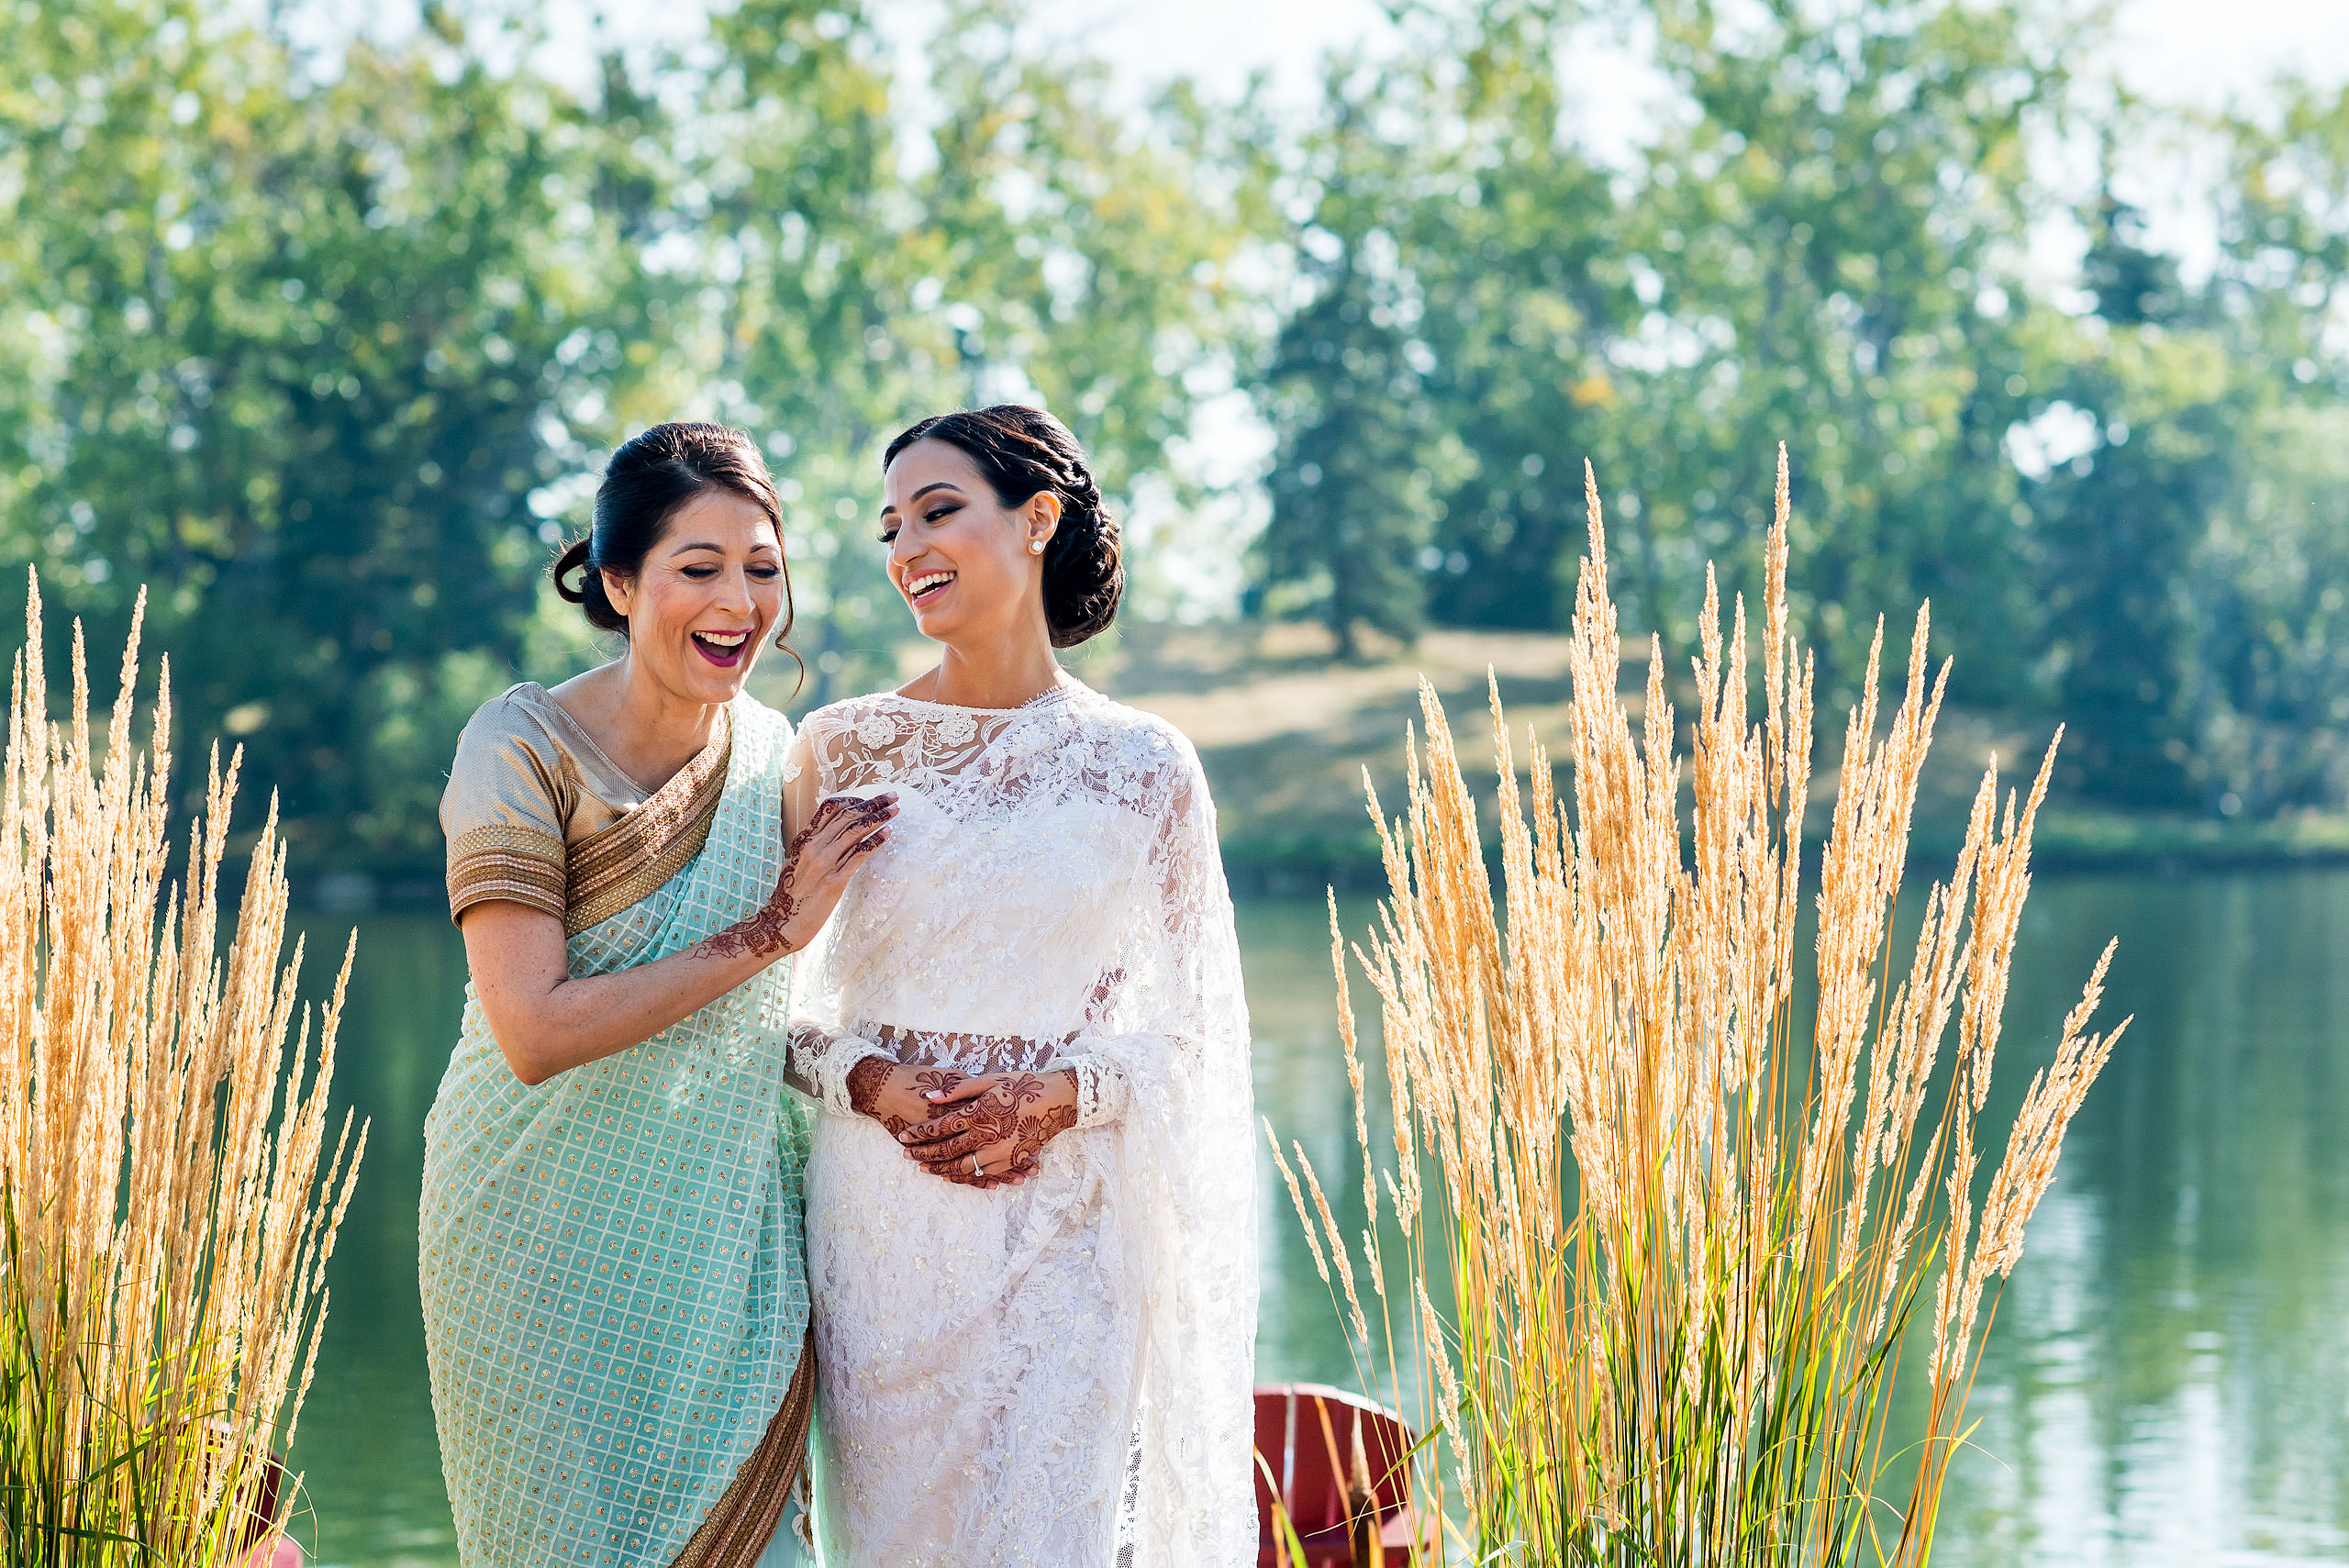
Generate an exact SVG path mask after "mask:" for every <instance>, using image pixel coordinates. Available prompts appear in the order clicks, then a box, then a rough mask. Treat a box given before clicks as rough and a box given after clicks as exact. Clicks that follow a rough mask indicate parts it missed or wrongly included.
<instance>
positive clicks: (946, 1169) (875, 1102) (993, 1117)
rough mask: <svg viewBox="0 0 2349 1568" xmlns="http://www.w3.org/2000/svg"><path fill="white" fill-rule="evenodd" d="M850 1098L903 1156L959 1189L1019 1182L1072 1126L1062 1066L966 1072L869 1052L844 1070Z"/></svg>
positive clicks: (1072, 1080) (1069, 1080)
mask: <svg viewBox="0 0 2349 1568" xmlns="http://www.w3.org/2000/svg"><path fill="white" fill-rule="evenodd" d="M848 1097H849V1104H850V1105H851V1106H852V1107H854V1108H855V1109H856V1110H858V1111H861V1112H863V1114H864V1115H866V1116H869V1117H871V1118H874V1120H875V1121H877V1122H879V1123H880V1124H881V1125H882V1127H883V1128H885V1129H886V1130H887V1131H888V1132H889V1134H890V1135H891V1136H892V1137H894V1138H896V1140H897V1141H898V1142H899V1143H900V1144H902V1145H904V1147H905V1151H906V1154H907V1158H909V1159H911V1160H912V1161H913V1162H915V1163H916V1164H918V1165H919V1166H921V1167H922V1168H923V1169H924V1170H926V1171H928V1172H929V1173H930V1174H932V1175H934V1176H938V1177H941V1178H942V1179H943V1180H946V1181H950V1182H952V1183H954V1184H956V1185H958V1186H966V1187H981V1188H985V1187H999V1186H1007V1185H1008V1186H1018V1185H1019V1184H1020V1183H1022V1182H1024V1181H1026V1180H1027V1179H1028V1177H1029V1176H1030V1174H1031V1173H1033V1172H1034V1171H1035V1170H1036V1167H1037V1160H1036V1157H1037V1155H1038V1154H1039V1153H1041V1151H1042V1150H1043V1147H1044V1145H1045V1144H1046V1143H1049V1142H1050V1141H1052V1139H1053V1138H1055V1137H1057V1136H1059V1135H1060V1134H1061V1133H1063V1132H1066V1131H1067V1130H1068V1129H1070V1128H1072V1127H1074V1126H1075V1125H1076V1073H1075V1072H1074V1070H1072V1069H1070V1068H1066V1067H1056V1068H1052V1069H1049V1070H1047V1071H1044V1072H1041V1073H1029V1072H1012V1073H957V1072H954V1071H953V1070H952V1069H951V1068H944V1067H919V1066H912V1065H907V1064H906V1063H902V1062H891V1061H889V1060H887V1059H886V1058H885V1057H879V1056H868V1057H866V1058H865V1059H864V1060H863V1061H862V1062H858V1063H857V1064H856V1065H855V1066H854V1067H852V1068H851V1069H850V1070H849V1074H848Z"/></svg>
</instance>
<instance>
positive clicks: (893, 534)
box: [881, 501, 964, 544]
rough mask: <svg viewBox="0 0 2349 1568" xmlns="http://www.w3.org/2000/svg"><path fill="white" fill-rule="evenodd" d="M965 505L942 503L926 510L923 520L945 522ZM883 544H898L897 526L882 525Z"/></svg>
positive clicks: (957, 502) (961, 503) (891, 524)
mask: <svg viewBox="0 0 2349 1568" xmlns="http://www.w3.org/2000/svg"><path fill="white" fill-rule="evenodd" d="M963 505H964V503H963V502H961V501H941V502H940V503H939V504H938V505H937V506H931V507H930V508H928V509H927V510H925V511H924V512H923V513H922V515H921V520H922V521H923V522H925V523H941V522H944V521H945V520H946V519H947V518H949V517H952V516H953V515H954V514H955V513H957V512H959V511H961V510H962V509H963ZM881 542H882V543H883V544H895V543H896V542H897V525H896V524H895V523H885V524H883V525H882V528H881Z"/></svg>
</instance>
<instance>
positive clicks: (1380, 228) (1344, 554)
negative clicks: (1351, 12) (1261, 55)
mask: <svg viewBox="0 0 2349 1568" xmlns="http://www.w3.org/2000/svg"><path fill="white" fill-rule="evenodd" d="M1348 74H1349V72H1347V70H1346V69H1345V68H1344V67H1342V66H1340V67H1333V68H1332V70H1331V72H1330V92H1331V94H1332V95H1333V96H1336V95H1345V94H1347V93H1349V92H1358V93H1359V94H1360V100H1359V101H1355V100H1353V99H1344V98H1342V97H1341V106H1340V107H1339V109H1338V110H1337V111H1336V113H1335V114H1334V116H1333V118H1332V120H1331V122H1330V124H1329V125H1328V126H1327V127H1326V128H1324V129H1323V130H1322V131H1320V132H1319V133H1317V134H1316V136H1315V137H1314V138H1313V139H1311V140H1310V141H1309V142H1308V147H1307V152H1306V158H1305V164H1304V167H1305V171H1306V172H1307V174H1308V179H1309V180H1310V183H1311V184H1312V187H1313V188H1314V189H1315V191H1316V192H1317V193H1318V195H1317V197H1316V199H1315V200H1314V203H1313V206H1312V209H1311V217H1310V219H1309V221H1308V222H1306V223H1305V224H1303V225H1301V226H1300V228H1299V232H1298V233H1297V238H1296V244H1297V252H1298V257H1299V262H1300V271H1301V272H1302V273H1303V275H1304V279H1305V281H1306V282H1307V284H1308V286H1309V288H1310V291H1311V292H1310V295H1309V297H1308V300H1307V302H1306V303H1305V304H1304V305H1303V306H1301V307H1300V308H1299V309H1298V310H1297V311H1296V312H1295V313H1294V314H1293V315H1292V316H1291V317H1289V319H1288V320H1287V321H1286V322H1284V323H1283V325H1282V328H1281V331H1280V335H1279V338H1278V339H1277V340H1276V341H1275V344H1274V345H1273V348H1272V351H1271V355H1270V358H1269V361H1268V363H1267V364H1266V366H1265V368H1264V371H1263V373H1262V375H1261V379H1260V381H1259V383H1258V395H1259V398H1260V400H1261V402H1262V403H1263V405H1264V408H1265V410H1266V412H1267V414H1268V415H1269V417H1271V420H1272V423H1273V426H1274V428H1275V431H1276V433H1277V436H1278V447H1277V450H1276V453H1275V462H1274V467H1273V472H1272V474H1271V477H1270V488H1271V491H1272V504H1273V505H1272V517H1271V519H1270V521H1269V522H1268V523H1267V524H1266V526H1265V529H1264V535H1263V537H1262V539H1260V540H1259V541H1258V551H1259V560H1260V562H1261V570H1262V573H1263V575H1264V579H1265V581H1266V582H1268V583H1270V584H1276V585H1278V587H1277V589H1276V591H1275V595H1273V596H1272V597H1271V598H1270V599H1269V600H1268V603H1269V604H1270V605H1271V606H1273V607H1275V608H1276V609H1281V608H1286V609H1294V610H1302V611H1306V612H1308V613H1310V614H1312V615H1313V616H1315V617H1318V618H1319V619H1320V620H1321V621H1322V622H1323V623H1324V624H1325V625H1327V626H1328V627H1329V628H1330V632H1331V634H1332V635H1333V636H1334V637H1335V638H1336V639H1337V643H1338V649H1339V651H1340V653H1341V656H1342V657H1345V658H1349V659H1351V658H1355V657H1358V656H1359V655H1360V654H1361V652H1362V651H1363V644H1362V641H1361V636H1362V633H1363V632H1364V631H1365V630H1368V631H1373V632H1376V633H1378V634H1381V635H1383V636H1386V637H1388V638H1393V639H1399V640H1403V641H1408V640H1410V639H1412V638H1414V637H1416V636H1417V635H1418V634H1419V629H1420V628H1421V626H1422V624H1423V620H1424V615H1425V606H1426V592H1425V578H1426V575H1427V571H1428V567H1429V565H1431V564H1432V562H1426V561H1423V560H1422V552H1423V551H1432V550H1434V548H1435V547H1434V546H1432V545H1431V543H1430V539H1431V532H1432V529H1433V528H1434V527H1435V524H1436V521H1437V517H1438V514H1439V512H1440V509H1441V500H1440V495H1441V491H1442V488H1443V478H1442V472H1441V471H1442V469H1444V468H1445V467H1447V466H1450V463H1449V462H1448V460H1449V459H1450V458H1451V456H1452V453H1451V452H1450V451H1448V450H1446V448H1447V444H1446V443H1445V442H1444V440H1443V439H1442V434H1443V433H1442V430H1441V429H1440V428H1438V426H1437V420H1438V418H1439V413H1438V410H1437V408H1436V406H1435V405H1434V403H1433V401H1432V400H1431V397H1430V395H1429V393H1428V390H1427V387H1426V384H1425V382H1424V379H1423V378H1424V375H1425V373H1426V371H1427V370H1428V369H1430V368H1431V362H1430V360H1429V357H1428V350H1427V348H1426V345H1425V344H1424V343H1423V342H1421V341H1420V340H1419V339H1417V338H1415V337H1414V336H1413V335H1412V334H1411V332H1410V330H1409V328H1408V323H1409V322H1411V321H1412V320H1413V319H1415V318H1416V317H1418V316H1419V313H1420V309H1421V304H1420V301H1419V298H1418V296H1417V295H1416V291H1415V287H1414V280H1413V279H1412V278H1411V276H1410V275H1409V273H1408V271H1407V269H1406V267H1405V265H1404V262H1403V257H1402V253H1401V249H1400V246H1399V244H1398V242H1397V231H1398V229H1402V228H1404V227H1405V222H1406V219H1407V216H1408V215H1407V214H1406V213H1404V212H1403V211H1401V210H1399V209H1398V208H1397V206H1394V205H1391V202H1390V194H1391V193H1392V192H1393V191H1394V189H1395V188H1396V185H1397V181H1396V179H1395V177H1394V172H1393V171H1394V169H1395V165H1396V163H1397V161H1398V160H1399V159H1400V158H1402V157H1403V156H1405V155H1406V154H1405V153H1404V150H1401V149H1398V148H1397V147H1395V146H1393V145H1391V144H1389V143H1387V142H1386V141H1385V140H1384V139H1381V138H1380V137H1379V136H1378V134H1377V132H1376V130H1375V126H1374V124H1373V120H1374V116H1375V106H1376V105H1377V103H1378V101H1379V99H1380V96H1381V91H1380V85H1379V79H1377V78H1373V79H1372V81H1373V85H1371V86H1369V87H1368V88H1366V89H1365V88H1363V87H1360V86H1356V87H1352V88H1350V87H1349V86H1347V85H1346V83H1345V78H1346V76H1347V75H1348ZM1437 559H1438V560H1439V561H1440V559H1441V558H1440V556H1439V557H1438V558H1437Z"/></svg>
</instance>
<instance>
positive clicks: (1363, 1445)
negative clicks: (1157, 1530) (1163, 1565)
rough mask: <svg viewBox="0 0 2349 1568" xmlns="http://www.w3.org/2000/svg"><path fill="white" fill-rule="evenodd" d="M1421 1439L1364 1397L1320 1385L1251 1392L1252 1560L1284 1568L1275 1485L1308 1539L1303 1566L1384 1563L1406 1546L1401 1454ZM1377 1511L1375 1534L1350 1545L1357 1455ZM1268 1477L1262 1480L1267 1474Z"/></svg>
mask: <svg viewBox="0 0 2349 1568" xmlns="http://www.w3.org/2000/svg"><path fill="white" fill-rule="evenodd" d="M1418 1444H1419V1440H1418V1439H1417V1438H1415V1437H1413V1436H1412V1435H1411V1429H1409V1428H1408V1427H1406V1426H1405V1425H1404V1424H1403V1422H1402V1418H1400V1417H1398V1416H1397V1415H1396V1414H1395V1412H1393V1411H1392V1410H1386V1409H1382V1408H1381V1407H1378V1406H1376V1405H1374V1404H1372V1403H1371V1402H1370V1401H1369V1400H1367V1399H1364V1398H1360V1397H1358V1396H1354V1395H1352V1394H1348V1393H1347V1392H1345V1391H1344V1390H1343V1389H1340V1388H1330V1387H1328V1386H1325V1385H1321V1384H1318V1383H1284V1384H1275V1385H1272V1386H1270V1387H1265V1388H1259V1389H1257V1390H1256V1452H1257V1454H1258V1455H1259V1456H1261V1458H1262V1460H1263V1463H1261V1464H1260V1465H1258V1466H1257V1470H1256V1530H1257V1538H1256V1539H1257V1550H1256V1561H1257V1562H1258V1563H1259V1564H1260V1565H1261V1568H1290V1559H1289V1556H1288V1550H1287V1549H1288V1542H1287V1540H1286V1538H1284V1537H1283V1536H1282V1535H1280V1533H1279V1531H1278V1527H1277V1526H1276V1525H1275V1523H1274V1520H1273V1498H1274V1496H1275V1492H1274V1487H1275V1485H1277V1486H1278V1488H1279V1492H1278V1496H1279V1497H1280V1501H1281V1506H1282V1507H1285V1508H1286V1509H1287V1510H1288V1517H1289V1522H1290V1523H1291V1524H1292V1525H1293V1526H1294V1527H1295V1528H1296V1529H1297V1539H1298V1540H1300V1541H1301V1542H1303V1543H1304V1546H1305V1561H1306V1562H1307V1564H1308V1568H1386V1565H1387V1562H1388V1561H1389V1554H1390V1553H1394V1554H1396V1555H1395V1556H1394V1557H1393V1559H1392V1561H1393V1562H1395V1563H1397V1564H1398V1565H1399V1564H1400V1563H1401V1562H1404V1561H1405V1560H1406V1559H1405V1557H1404V1556H1403V1555H1401V1554H1403V1553H1408V1551H1409V1550H1410V1545H1411V1531H1412V1528H1413V1525H1414V1522H1415V1521H1414V1519H1413V1517H1412V1513H1411V1489H1410V1478H1409V1473H1408V1470H1407V1469H1406V1468H1405V1466H1406V1463H1407V1461H1408V1455H1409V1454H1410V1452H1411V1451H1412V1450H1413V1449H1414V1448H1416V1447H1417V1446H1418ZM1357 1452H1359V1455H1360V1457H1361V1460H1362V1464H1361V1466H1360V1470H1361V1471H1362V1472H1363V1473H1364V1477H1363V1478H1366V1479H1367V1481H1368V1484H1369V1485H1368V1488H1367V1491H1368V1496H1369V1501H1370V1505H1371V1507H1372V1509H1374V1510H1375V1517H1376V1523H1377V1531H1376V1539H1375V1541H1365V1542H1364V1550H1363V1551H1356V1550H1355V1546H1354V1541H1353V1537H1352V1535H1351V1534H1350V1528H1349V1527H1350V1525H1351V1524H1352V1522H1353V1519H1352V1514H1351V1512H1350V1509H1349V1506H1348V1505H1349V1493H1350V1491H1357V1490H1359V1489H1360V1480H1359V1479H1358V1478H1357V1466H1356V1463H1355V1459H1356V1455H1357ZM1267 1470H1269V1471H1270V1472H1271V1476H1270V1478H1269V1479H1267V1477H1266V1474H1265V1472H1266V1471H1267Z"/></svg>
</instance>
